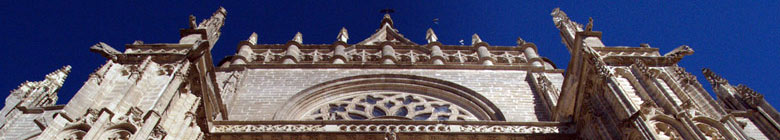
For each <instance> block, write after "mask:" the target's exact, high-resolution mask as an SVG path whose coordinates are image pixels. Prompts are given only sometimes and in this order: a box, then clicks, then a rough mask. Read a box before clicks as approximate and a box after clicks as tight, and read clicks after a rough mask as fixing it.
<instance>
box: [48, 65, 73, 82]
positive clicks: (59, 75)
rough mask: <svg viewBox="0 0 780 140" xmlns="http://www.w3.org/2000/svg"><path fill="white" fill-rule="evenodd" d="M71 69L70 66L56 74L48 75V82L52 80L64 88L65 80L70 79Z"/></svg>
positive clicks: (58, 70) (57, 71) (56, 71)
mask: <svg viewBox="0 0 780 140" xmlns="http://www.w3.org/2000/svg"><path fill="white" fill-rule="evenodd" d="M70 69H71V67H70V65H66V66H64V67H62V68H60V69H57V70H55V71H54V72H51V73H49V74H46V80H50V81H51V82H52V83H54V84H57V85H59V86H62V84H63V83H65V78H68V74H70Z"/></svg>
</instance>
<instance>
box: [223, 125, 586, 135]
mask: <svg viewBox="0 0 780 140" xmlns="http://www.w3.org/2000/svg"><path fill="white" fill-rule="evenodd" d="M211 130H212V133H238V132H241V133H245V132H256V133H267V132H284V133H289V132H354V133H360V132H431V133H441V132H444V133H507V134H572V133H574V129H573V128H570V127H569V126H566V125H485V124H482V125H480V124H466V125H448V124H325V125H323V124H256V125H215V126H214V127H213V128H212V129H211Z"/></svg>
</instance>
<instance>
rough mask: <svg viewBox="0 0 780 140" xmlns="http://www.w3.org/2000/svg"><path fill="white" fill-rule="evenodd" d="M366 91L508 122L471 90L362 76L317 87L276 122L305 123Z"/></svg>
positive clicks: (289, 105) (404, 77)
mask: <svg viewBox="0 0 780 140" xmlns="http://www.w3.org/2000/svg"><path fill="white" fill-rule="evenodd" d="M366 91H383V92H400V93H404V94H414V95H417V96H420V97H426V98H427V97H430V98H435V100H440V101H443V102H447V103H451V104H453V105H454V106H458V107H459V108H462V109H463V110H464V111H466V112H468V113H469V114H470V115H473V117H474V118H476V119H477V120H493V121H505V118H504V116H503V114H502V113H501V111H500V110H499V109H498V107H496V106H495V105H494V104H493V103H492V102H490V101H489V100H488V99H487V98H485V97H484V96H482V95H481V94H479V93H477V92H475V91H473V90H471V89H469V88H466V87H464V86H461V85H458V84H456V83H452V82H449V81H444V80H440V79H435V78H429V77H422V76H415V75H402V74H371V75H358V76H351V77H345V78H340V79H336V80H331V81H328V82H324V83H320V84H317V85H314V86H312V87H309V88H307V89H305V90H302V91H301V92H298V93H297V94H296V95H294V96H293V97H291V98H290V99H289V100H288V101H287V102H286V103H285V105H283V106H282V108H280V109H279V110H278V111H277V112H276V113H275V114H274V120H302V119H304V118H303V117H304V116H305V115H307V113H311V112H313V111H315V110H316V109H317V108H318V107H320V106H322V105H325V104H328V103H329V102H332V101H334V100H340V99H343V98H345V97H348V96H354V95H358V94H365V92H366Z"/></svg>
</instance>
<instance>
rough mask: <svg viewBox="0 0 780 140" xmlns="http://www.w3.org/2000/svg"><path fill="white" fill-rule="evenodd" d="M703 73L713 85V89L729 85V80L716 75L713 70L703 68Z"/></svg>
mask: <svg viewBox="0 0 780 140" xmlns="http://www.w3.org/2000/svg"><path fill="white" fill-rule="evenodd" d="M701 71H702V73H703V74H704V77H705V78H707V81H709V82H710V84H712V86H713V87H715V86H717V85H722V84H728V83H729V81H728V80H726V79H723V78H722V77H720V75H718V74H716V73H715V72H712V70H710V69H708V68H703V69H701Z"/></svg>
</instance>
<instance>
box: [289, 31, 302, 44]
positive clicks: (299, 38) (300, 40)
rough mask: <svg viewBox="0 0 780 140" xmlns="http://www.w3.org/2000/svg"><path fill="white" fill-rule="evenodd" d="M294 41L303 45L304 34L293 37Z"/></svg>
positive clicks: (296, 34)
mask: <svg viewBox="0 0 780 140" xmlns="http://www.w3.org/2000/svg"><path fill="white" fill-rule="evenodd" d="M292 41H295V42H298V43H303V34H301V32H298V33H295V37H293V39H292Z"/></svg>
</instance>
